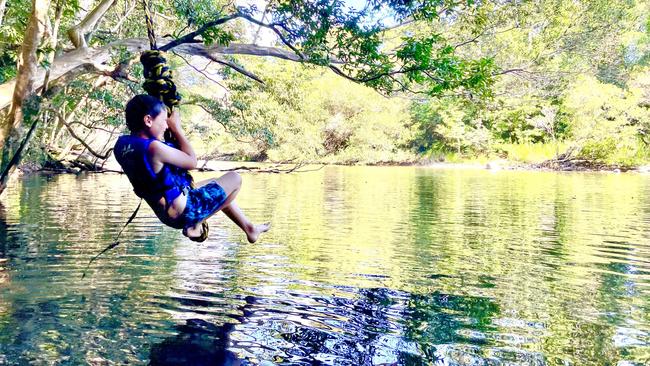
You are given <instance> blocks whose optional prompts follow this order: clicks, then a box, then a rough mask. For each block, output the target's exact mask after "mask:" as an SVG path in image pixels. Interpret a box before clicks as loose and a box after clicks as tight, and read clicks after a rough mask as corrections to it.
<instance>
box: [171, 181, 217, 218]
mask: <svg viewBox="0 0 650 366" xmlns="http://www.w3.org/2000/svg"><path fill="white" fill-rule="evenodd" d="M227 198H228V195H226V191H224V190H223V188H221V186H220V185H219V184H217V183H216V182H211V183H208V184H206V185H204V186H203V187H201V188H196V189H190V190H188V191H187V203H186V204H185V210H183V214H181V216H180V217H179V218H178V219H177V221H179V222H178V224H180V225H179V226H181V225H182V228H186V227H191V226H194V225H196V224H197V223H199V222H201V221H203V220H205V219H206V218H208V217H209V216H210V215H212V214H213V213H215V212H216V211H217V209H219V208H220V207H221V206H222V205H223V203H224V202H226V199H227Z"/></svg>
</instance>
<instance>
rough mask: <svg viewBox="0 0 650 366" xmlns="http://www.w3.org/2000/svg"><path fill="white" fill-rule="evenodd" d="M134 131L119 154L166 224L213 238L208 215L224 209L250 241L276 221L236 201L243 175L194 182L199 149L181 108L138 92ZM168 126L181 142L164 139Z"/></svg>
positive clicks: (131, 119) (130, 107) (129, 110)
mask: <svg viewBox="0 0 650 366" xmlns="http://www.w3.org/2000/svg"><path fill="white" fill-rule="evenodd" d="M125 114H126V124H127V126H128V128H129V130H130V131H131V134H130V135H124V136H120V138H119V139H118V140H117V143H116V144H115V150H114V151H115V157H116V159H117V161H118V163H119V164H120V165H121V166H122V169H123V170H124V173H126V175H127V177H128V178H129V181H130V182H131V184H132V185H133V190H134V192H135V194H136V195H138V196H139V197H141V198H143V199H144V200H145V201H147V203H148V204H149V206H151V208H152V209H153V211H154V212H155V213H156V216H158V218H159V219H160V221H162V222H163V223H164V224H166V225H168V226H171V227H173V228H176V229H182V230H183V235H185V236H187V237H188V238H190V239H191V240H194V241H204V240H205V239H207V236H208V232H207V228H208V226H207V225H204V224H203V223H204V222H205V220H206V219H207V218H208V217H210V216H212V215H213V214H215V213H216V212H217V211H223V213H224V214H226V216H228V218H230V219H231V220H232V221H233V222H234V223H235V224H237V226H239V227H240V228H241V229H242V230H243V231H244V233H246V238H247V239H248V241H249V242H250V243H254V242H255V241H257V239H258V238H259V236H260V234H261V233H264V232H266V231H268V230H269V228H270V223H264V224H257V225H256V224H253V223H252V222H251V221H249V220H248V219H247V218H246V216H245V215H244V213H243V212H242V211H241V209H240V208H239V207H238V206H237V204H236V203H235V201H234V200H235V197H236V196H237V193H239V189H240V188H241V176H240V175H239V174H237V173H235V172H229V173H226V174H225V175H223V176H221V177H219V178H216V179H208V180H205V181H201V182H198V183H196V184H195V186H194V187H191V177H189V174H188V173H187V171H188V170H190V169H194V168H196V163H197V162H196V155H195V154H194V150H193V149H192V146H191V145H190V143H189V141H188V140H187V138H186V137H185V134H184V132H183V129H182V128H181V123H180V114H179V113H178V110H177V109H175V110H174V111H173V112H172V114H171V115H170V116H168V115H167V108H166V107H165V104H163V102H161V101H160V100H158V99H157V98H155V97H152V96H149V95H144V94H142V95H136V96H135V97H134V98H133V99H131V100H130V101H129V102H128V103H127V105H126V110H125ZM165 130H169V131H170V132H171V134H172V135H173V136H174V137H175V138H176V141H177V143H176V146H177V147H175V146H174V145H172V144H170V143H166V142H163V136H164V133H165Z"/></svg>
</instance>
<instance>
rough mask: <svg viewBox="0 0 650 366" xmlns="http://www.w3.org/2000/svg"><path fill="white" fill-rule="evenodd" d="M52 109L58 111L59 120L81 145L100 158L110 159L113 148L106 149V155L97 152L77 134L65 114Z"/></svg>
mask: <svg viewBox="0 0 650 366" xmlns="http://www.w3.org/2000/svg"><path fill="white" fill-rule="evenodd" d="M51 111H52V112H54V113H56V115H57V116H58V117H59V121H60V122H61V124H63V125H64V126H65V127H66V128H67V129H68V132H70V135H71V136H72V137H73V138H74V139H75V140H77V141H79V142H80V143H81V145H83V147H85V148H86V149H87V150H88V152H90V153H91V154H92V155H94V156H96V157H98V158H100V159H102V160H105V159H108V157H109V156H111V153H112V152H113V148H110V149H108V150H106V152H105V153H104V155H102V154H99V153H97V152H95V150H93V148H92V147H90V145H88V144H87V143H86V141H84V139H82V138H81V137H79V136H77V134H76V133H75V132H74V129H73V128H72V127H71V126H70V123H68V122H66V120H65V117H64V116H63V114H61V112H59V111H55V110H51Z"/></svg>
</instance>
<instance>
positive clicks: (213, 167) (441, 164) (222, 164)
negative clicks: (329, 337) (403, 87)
mask: <svg viewBox="0 0 650 366" xmlns="http://www.w3.org/2000/svg"><path fill="white" fill-rule="evenodd" d="M327 165H332V166H354V165H365V166H386V167H390V166H418V167H427V168H434V169H485V170H491V171H500V170H513V171H514V170H521V171H564V172H569V171H571V172H613V173H622V172H638V173H650V165H642V166H622V165H608V164H603V163H597V162H589V161H586V160H570V161H563V162H558V161H545V162H542V163H522V162H517V161H510V160H505V159H494V160H487V159H483V160H466V161H455V162H445V161H431V160H429V159H422V160H419V161H408V162H379V163H374V164H323V163H318V162H309V163H305V162H299V163H275V162H265V161H262V162H258V161H232V160H207V161H206V160H200V161H199V163H198V167H199V168H198V169H197V170H199V171H255V172H271V173H289V172H300V171H305V170H311V169H313V168H314V167H322V166H327ZM19 170H20V172H21V173H22V174H30V173H52V174H57V173H58V174H79V173H81V172H97V173H105V172H114V173H121V172H122V169H121V168H120V166H119V164H117V162H116V161H115V160H114V159H109V160H108V161H106V162H105V163H104V164H102V165H101V166H98V165H93V164H92V163H90V162H89V161H66V162H57V163H50V164H46V165H44V166H39V165H37V164H34V163H26V164H23V165H21V166H20V167H19Z"/></svg>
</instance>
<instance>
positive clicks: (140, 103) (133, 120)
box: [124, 94, 165, 132]
mask: <svg viewBox="0 0 650 366" xmlns="http://www.w3.org/2000/svg"><path fill="white" fill-rule="evenodd" d="M164 109H165V105H164V104H163V102H161V101H160V100H159V99H157V98H155V97H152V96H151V95H146V94H139V95H136V96H135V97H133V98H132V99H131V100H129V102H128V103H126V108H125V109H124V114H125V116H126V126H127V127H128V128H129V130H130V131H131V132H138V131H141V130H142V129H143V128H144V116H146V115H150V116H151V117H153V118H156V117H157V116H158V115H159V114H160V112H162V111H163V110H164Z"/></svg>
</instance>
